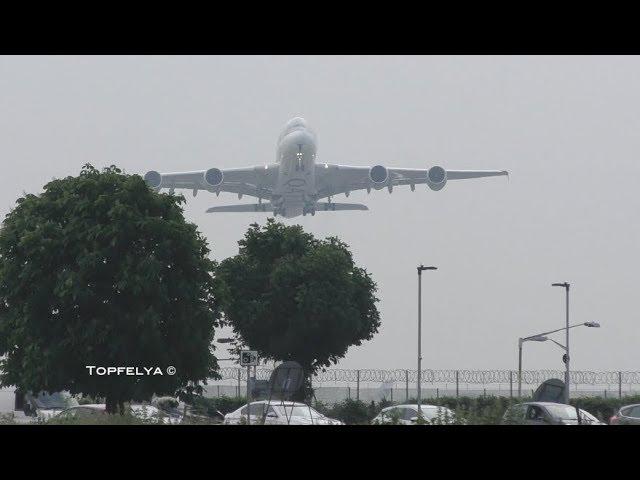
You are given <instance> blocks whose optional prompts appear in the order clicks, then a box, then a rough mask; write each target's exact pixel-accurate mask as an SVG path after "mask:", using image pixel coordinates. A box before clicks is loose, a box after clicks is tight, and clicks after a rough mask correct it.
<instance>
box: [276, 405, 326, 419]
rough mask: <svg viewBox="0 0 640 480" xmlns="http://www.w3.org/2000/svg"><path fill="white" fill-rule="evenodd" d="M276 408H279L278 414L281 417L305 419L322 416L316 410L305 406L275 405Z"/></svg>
mask: <svg viewBox="0 0 640 480" xmlns="http://www.w3.org/2000/svg"><path fill="white" fill-rule="evenodd" d="M274 408H277V410H278V413H279V414H280V415H281V416H283V417H284V416H287V417H303V418H312V416H313V418H319V417H322V415H321V414H320V413H319V412H317V411H316V410H314V409H313V408H310V407H307V406H305V405H294V406H291V405H286V406H285V405H278V406H276V405H274Z"/></svg>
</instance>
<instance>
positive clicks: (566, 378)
mask: <svg viewBox="0 0 640 480" xmlns="http://www.w3.org/2000/svg"><path fill="white" fill-rule="evenodd" d="M551 286H552V287H562V288H564V290H565V292H566V299H567V308H566V319H567V327H566V343H565V346H564V349H565V351H566V353H565V355H566V356H565V357H563V360H564V359H566V360H565V362H564V364H565V371H564V403H566V404H567V405H569V390H570V388H569V372H570V368H569V361H570V357H569V286H570V285H569V283H567V282H563V283H552V284H551Z"/></svg>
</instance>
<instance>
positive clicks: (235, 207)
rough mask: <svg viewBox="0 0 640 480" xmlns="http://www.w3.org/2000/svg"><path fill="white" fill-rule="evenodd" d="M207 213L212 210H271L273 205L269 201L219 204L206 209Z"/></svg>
mask: <svg viewBox="0 0 640 480" xmlns="http://www.w3.org/2000/svg"><path fill="white" fill-rule="evenodd" d="M207 212H208V213H212V212H273V205H271V204H269V203H263V204H258V203H255V204H254V203H244V204H242V205H221V206H219V207H211V208H208V209H207Z"/></svg>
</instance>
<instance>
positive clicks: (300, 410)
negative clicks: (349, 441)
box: [224, 400, 344, 425]
mask: <svg viewBox="0 0 640 480" xmlns="http://www.w3.org/2000/svg"><path fill="white" fill-rule="evenodd" d="M247 413H250V422H251V424H252V425H260V424H262V420H263V416H264V424H265V425H344V423H342V422H341V421H340V420H335V419H333V418H328V417H325V416H324V415H322V414H321V413H320V412H318V411H317V410H315V409H314V408H311V407H310V406H309V405H306V404H304V403H297V402H285V401H281V400H271V402H270V403H269V401H267V400H261V401H258V402H252V403H251V404H250V405H249V406H248V405H244V406H243V407H241V408H239V409H237V410H236V411H234V412H231V413H227V414H226V415H225V416H224V423H225V425H240V424H245V423H247Z"/></svg>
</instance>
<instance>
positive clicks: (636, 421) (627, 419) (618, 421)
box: [609, 403, 640, 425]
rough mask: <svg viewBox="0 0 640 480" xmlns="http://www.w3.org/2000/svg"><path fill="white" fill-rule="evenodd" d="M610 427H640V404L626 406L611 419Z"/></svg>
mask: <svg viewBox="0 0 640 480" xmlns="http://www.w3.org/2000/svg"><path fill="white" fill-rule="evenodd" d="M609 424H610V425H640V403H637V404H635V405H625V406H624V407H621V408H620V410H618V413H617V414H615V415H614V416H613V417H611V418H610V419H609Z"/></svg>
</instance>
